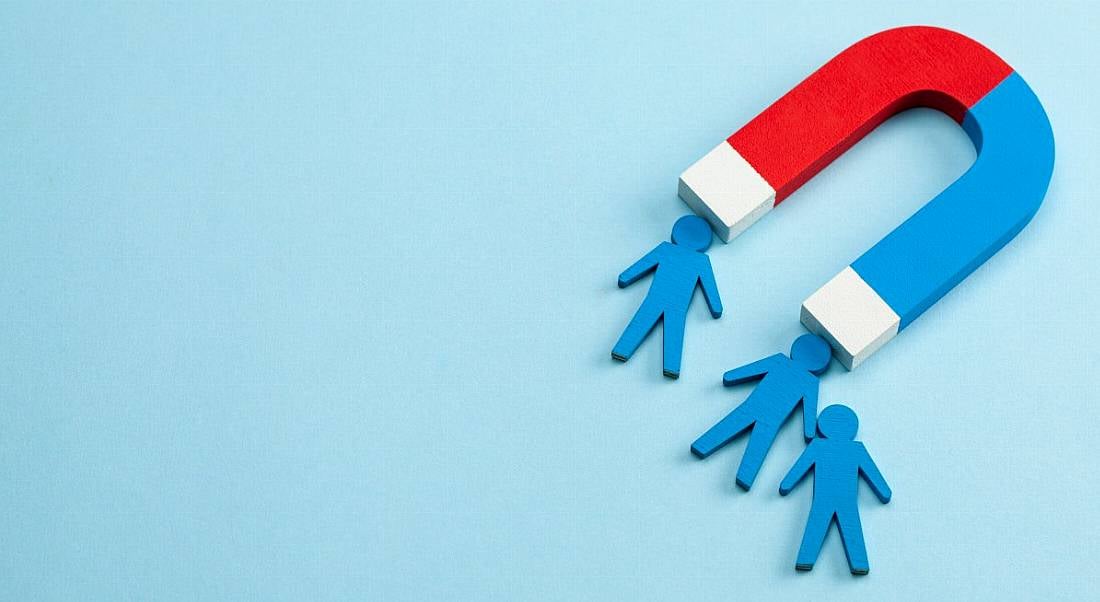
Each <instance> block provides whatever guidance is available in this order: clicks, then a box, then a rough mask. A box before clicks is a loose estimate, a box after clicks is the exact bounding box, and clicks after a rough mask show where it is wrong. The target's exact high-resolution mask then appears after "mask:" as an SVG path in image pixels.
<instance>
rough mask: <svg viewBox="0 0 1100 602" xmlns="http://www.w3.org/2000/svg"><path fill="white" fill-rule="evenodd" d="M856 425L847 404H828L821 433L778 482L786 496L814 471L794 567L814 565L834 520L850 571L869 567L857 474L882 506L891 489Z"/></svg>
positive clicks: (820, 421) (819, 426) (861, 572)
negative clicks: (803, 528)
mask: <svg viewBox="0 0 1100 602" xmlns="http://www.w3.org/2000/svg"><path fill="white" fill-rule="evenodd" d="M858 428H859V419H858V418H856V414H855V412H853V411H852V410H851V408H848V407H847V406H843V405H831V406H829V407H827V408H825V410H824V411H822V412H821V416H820V417H819V418H818V419H817V430H818V432H819V433H820V434H821V436H820V437H818V438H817V439H814V440H813V441H811V442H810V444H809V445H808V446H807V447H806V450H805V451H803V452H802V455H801V456H799V457H798V460H797V461H795V463H794V466H792V467H791V470H790V472H788V473H787V476H786V477H783V482H782V483H780V484H779V495H787V494H788V493H790V492H791V489H794V487H795V485H797V484H798V482H799V481H801V480H802V478H803V477H804V476H806V474H807V473H809V472H810V469H813V471H814V498H813V503H812V504H811V505H810V518H809V519H808V520H807V521H806V531H805V533H804V534H803V535H802V545H801V547H799V548H798V560H796V561H795V568H796V569H798V570H800V571H809V570H811V569H813V568H814V562H815V561H816V560H817V556H818V554H819V553H821V544H822V543H824V542H825V535H826V534H827V533H828V531H829V525H830V524H831V523H832V521H833V519H836V526H837V529H838V530H839V531H840V538H841V540H842V541H843V542H844V553H845V555H846V556H847V557H848V568H849V570H851V571H852V574H853V575H866V574H867V572H868V571H870V569H871V567H870V565H869V563H868V562H867V548H866V547H865V546H864V543H863V528H862V526H860V523H859V508H858V506H857V499H858V493H859V478H860V477H863V478H864V479H865V480H866V481H867V484H868V485H870V486H871V491H873V492H874V493H875V496H876V497H878V499H879V501H880V502H882V503H883V504H886V503H889V502H890V496H891V495H892V493H891V491H890V486H889V485H887V484H886V479H883V478H882V473H880V472H879V470H878V467H877V466H875V462H874V460H872V459H871V455H870V454H868V453H867V449H866V448H864V447H863V444H862V443H860V442H859V441H855V440H854V439H855V436H856V430H857V429H858Z"/></svg>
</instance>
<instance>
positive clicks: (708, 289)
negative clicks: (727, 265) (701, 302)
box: [699, 256, 722, 320]
mask: <svg viewBox="0 0 1100 602" xmlns="http://www.w3.org/2000/svg"><path fill="white" fill-rule="evenodd" d="M703 261H704V263H703V270H702V273H700V274H699V286H701V287H702V288H703V298H704V299H706V300H707V307H709V308H710V315H711V317H713V318H714V319H715V320H717V319H718V318H721V317H722V298H721V297H720V296H718V283H717V282H715V281H714V269H713V268H711V267H710V258H709V257H706V256H704V257H703Z"/></svg>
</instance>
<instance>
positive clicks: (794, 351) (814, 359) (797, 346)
mask: <svg viewBox="0 0 1100 602" xmlns="http://www.w3.org/2000/svg"><path fill="white" fill-rule="evenodd" d="M832 352H833V350H832V348H831V347H829V343H827V342H825V339H823V338H821V337H819V336H817V335H816V334H804V335H802V336H800V337H798V338H797V339H795V340H794V344H793V345H791V359H792V360H794V361H795V363H797V364H798V365H799V366H802V367H803V368H805V369H807V370H809V371H810V372H813V373H814V374H821V373H822V372H824V371H825V368H828V367H829V356H830V355H831V354H832Z"/></svg>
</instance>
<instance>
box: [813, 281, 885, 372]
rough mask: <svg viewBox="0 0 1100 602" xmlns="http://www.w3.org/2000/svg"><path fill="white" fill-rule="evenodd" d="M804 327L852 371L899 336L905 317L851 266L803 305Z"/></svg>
mask: <svg viewBox="0 0 1100 602" xmlns="http://www.w3.org/2000/svg"><path fill="white" fill-rule="evenodd" d="M801 319H802V324H803V325H805V326H806V328H807V329H808V330H809V331H810V332H812V333H814V334H816V335H819V336H821V337H823V338H824V339H825V340H827V341H829V344H830V345H832V346H833V354H834V355H836V358H837V359H838V360H840V363H841V364H844V367H845V368H847V369H849V370H854V369H855V368H856V366H858V365H860V364H861V363H863V361H864V360H866V359H867V358H868V357H870V356H871V354H872V353H874V352H875V351H878V349H879V348H880V347H882V346H883V345H885V344H886V343H887V342H888V341H889V340H890V339H892V338H894V336H895V335H897V334H898V326H899V325H900V324H901V318H900V317H899V316H898V314H897V313H895V312H894V310H893V309H890V306H889V305H887V304H886V301H883V299H882V297H880V296H879V295H878V293H876V292H875V290H874V289H873V288H871V287H870V285H868V284H867V282H865V281H864V280H863V278H861V277H860V275H859V274H857V273H856V271H855V270H853V269H852V268H851V267H850V266H849V267H846V268H844V270H842V271H841V272H840V273H839V274H837V275H836V276H834V277H833V279H832V280H830V281H828V282H826V283H825V285H824V286H822V287H821V288H819V289H817V291H815V292H814V293H813V294H812V295H810V297H809V298H808V299H806V300H805V301H803V302H802V316H801Z"/></svg>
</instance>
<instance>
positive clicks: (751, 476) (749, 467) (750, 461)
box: [737, 422, 779, 491]
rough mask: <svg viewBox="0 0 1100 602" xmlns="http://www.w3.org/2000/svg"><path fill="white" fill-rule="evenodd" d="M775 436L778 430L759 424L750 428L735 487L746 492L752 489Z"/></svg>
mask: <svg viewBox="0 0 1100 602" xmlns="http://www.w3.org/2000/svg"><path fill="white" fill-rule="evenodd" d="M777 434H779V431H778V429H776V428H775V427H772V426H768V425H765V424H762V423H759V422H757V423H756V426H754V427H752V434H750V435H749V444H748V445H747V446H746V447H745V455H744V456H743V457H742V458H741V465H740V466H738V467H737V485H738V486H739V487H741V489H744V490H745V491H748V490H749V488H751V487H752V482H753V481H755V480H756V474H757V473H758V472H760V467H761V466H763V464H764V457H765V456H767V455H768V450H770V449H771V448H772V443H773V442H775V436H776V435H777Z"/></svg>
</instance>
